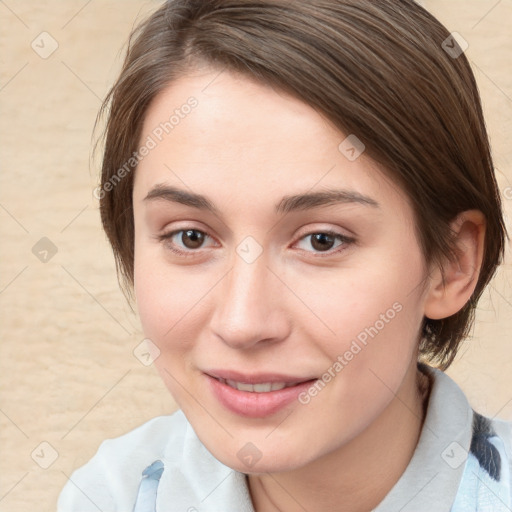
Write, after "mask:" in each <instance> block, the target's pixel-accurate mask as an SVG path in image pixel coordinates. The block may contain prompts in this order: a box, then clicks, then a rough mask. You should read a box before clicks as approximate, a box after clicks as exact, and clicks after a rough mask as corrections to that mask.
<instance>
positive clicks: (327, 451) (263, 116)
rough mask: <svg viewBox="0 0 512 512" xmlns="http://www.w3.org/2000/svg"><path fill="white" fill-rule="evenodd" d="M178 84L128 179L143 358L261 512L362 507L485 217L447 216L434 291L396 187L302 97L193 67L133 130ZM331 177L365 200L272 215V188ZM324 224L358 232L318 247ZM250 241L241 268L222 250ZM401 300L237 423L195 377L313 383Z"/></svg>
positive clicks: (416, 400) (407, 415)
mask: <svg viewBox="0 0 512 512" xmlns="http://www.w3.org/2000/svg"><path fill="white" fill-rule="evenodd" d="M208 84H209V85H208ZM206 86H207V87H206ZM205 87H206V88H205ZM190 96H194V97H195V98H197V100H198V106H197V108H195V109H194V110H193V111H192V113H190V114H189V115H188V116H186V117H184V119H181V120H180V122H179V124H178V125H176V126H175V127H174V129H173V130H172V132H170V133H169V135H167V136H166V137H164V138H163V140H162V141H161V142H160V143H159V144H158V145H157V146H156V147H155V148H154V149H152V150H151V151H150V153H149V154H148V155H147V156H146V157H145V158H144V159H143V160H142V161H141V163H140V164H139V166H138V168H137V171H136V174H135V182H134V189H133V205H134V219H135V274H134V280H135V295H136V300H137V307H138V311H139V314H140V319H141V322H142V326H143V330H144V333H145V335H146V336H147V337H148V338H150V339H151V340H152V341H153V343H155V344H156V345H157V346H158V348H159V350H160V351H161V353H160V356H159V357H158V358H157V359H156V361H155V364H156V366H157V368H158V371H159V372H160V374H161V376H162V378H163V380H164V382H165V384H166V386H167V387H168V389H169V390H170V392H171V393H172V395H173V396H174V398H175V400H176V401H177V403H178V404H179V406H180V407H181V409H182V410H183V411H184V413H185V415H186V416H187V418H188V420H189V421H190V423H191V424H192V426H193V428H194V430H195V431H196V433H197V435H198V437H199V438H200V439H201V441H202V442H203V443H204V445H205V446H206V447H207V449H208V450H209V451H210V452H211V453H212V454H213V455H214V456H215V457H216V458H217V459H218V460H220V461H221V462H223V463H224V464H226V465H227V466H229V467H231V468H233V469H235V470H237V471H241V472H244V473H247V474H249V477H248V483H249V488H250V492H251V495H252V499H253V503H254V506H255V509H256V510H257V511H263V510H264V511H265V512H268V511H273V510H281V511H297V510H304V509H306V510H308V511H315V510H326V509H328V510H342V511H367V510H369V509H371V508H373V507H375V506H376V505H377V504H378V503H379V502H380V501H381V500H382V499H383V498H384V496H385V495H386V494H387V492H389V490H390V489H391V488H392V486H393V485H394V484H395V483H396V482H397V481H398V479H399V478H400V475H401V474H402V473H403V471H404V470H405V468H406V467H407V464H408V463H409V461H410V459H411V457H412V454H413V452H414V448H415V446H416V444H417V441H418V438H419V435H420V431H421V426H422V422H423V419H424V411H425V399H424V395H422V394H421V393H420V392H419V389H420V388H421V387H423V388H424V385H425V382H424V380H422V375H421V373H419V372H418V371H417V366H416V361H417V355H418V353H417V352H418V351H417V346H418V335H419V330H420V325H421V322H422V319H423V317H424V316H425V315H426V316H429V315H430V316H431V317H432V318H435V317H437V318H443V315H444V316H449V315H450V314H453V313H454V312H456V311H457V310H458V309H460V308H461V307H462V306H463V305H464V303H465V302H466V301H467V300H468V299H469V297H470V295H471V293H472V290H473V289H474V286H475V284H476V280H477V277H478V272H477V270H475V269H478V268H479V262H480V261H481V255H482V243H483V236H484V223H483V219H482V217H481V214H479V212H474V211H472V212H465V213H464V214H462V215H461V216H460V217H459V218H458V219H457V222H456V223H454V228H455V229H457V232H458V233H459V238H460V248H461V249H460V258H459V260H457V261H456V262H452V263H450V262H447V264H446V266H445V268H444V273H445V283H444V285H443V284H442V279H441V271H440V270H439V269H427V268H426V265H425V261H424V258H423V255H422V252H421V250H420V247H419V244H418V240H417V238H416V235H415V229H414V222H413V211H412V207H411V205H410V204H409V201H408V199H407V197H406V196H405V195H404V193H403V192H402V191H401V190H400V189H398V187H396V186H395V185H394V184H393V182H392V181H390V179H389V178H386V177H385V175H384V174H383V173H382V170H381V169H380V168H379V166H378V165H377V164H376V163H375V162H373V161H372V160H370V159H369V158H368V157H367V156H366V155H365V154H364V153H363V154H362V155H361V156H360V157H359V158H358V159H356V160H355V161H349V160H348V159H347V158H346V157H345V156H344V155H343V154H342V153H341V152H340V151H339V149H338V146H339V144H340V143H341V142H342V141H343V140H344V139H345V138H346V135H345V134H342V133H341V132H340V131H339V130H338V129H336V128H335V127H334V126H333V125H332V124H331V123H329V122H328V121H327V120H326V119H325V118H323V117H322V116H320V115H319V114H318V113H317V112H316V111H315V110H313V109H312V108H311V107H309V106H308V105H306V104H304V103H302V102H301V101H299V100H298V99H295V98H293V97H290V96H288V95H286V94H284V93H281V92H277V91H275V90H273V89H272V88H270V87H267V86H264V85H258V84H256V83H255V82H252V81H250V80H249V79H248V78H245V77H242V76H239V75H235V74H232V73H230V72H228V71H224V72H222V73H221V74H220V75H219V71H218V70H215V69H213V68H206V67H203V68H196V69H194V70H193V71H191V72H190V73H189V74H187V75H186V76H183V77H181V78H180V79H179V80H177V81H175V82H173V83H172V84H171V86H169V87H168V88H167V89H165V90H164V91H163V92H162V93H160V94H159V96H157V98H155V100H154V101H153V103H152V104H151V105H150V107H149V109H148V111H147V113H146V117H145V120H144V126H143V130H142V134H141V139H140V140H141V141H144V140H146V138H147V136H149V135H151V133H152V130H154V128H155V127H157V126H158V125H159V123H161V122H163V121H165V120H167V119H168V118H169V115H170V114H171V113H172V112H173V111H174V110H175V109H176V108H179V107H180V105H183V104H184V103H186V101H187V98H189V97H190ZM164 184H165V185H168V186H173V187H176V188H179V189H181V190H185V191H188V192H192V193H195V194H202V195H204V196H206V197H207V198H208V199H209V201H210V202H211V203H213V204H214V205H215V207H216V209H217V211H216V213H212V212H210V211H207V210H204V209H199V208H196V207H192V206H189V205H184V204H180V203H178V202H174V201H168V200H165V199H153V200H148V199H145V198H146V196H147V195H148V193H149V192H150V191H151V190H152V189H153V188H154V187H155V186H156V185H164ZM327 189H344V190H350V191H354V192H357V193H359V194H363V195H364V196H367V197H369V198H371V199H372V200H373V201H375V202H376V203H378V207H375V206H370V205H367V204H360V203H342V202H341V203H340V202H338V203H332V204H329V205H322V206H317V207H315V208H309V209H307V210H302V211H292V212H288V213H286V214H282V213H276V211H275V205H276V204H278V203H279V202H280V201H282V199H283V197H284V196H291V195H294V194H301V193H305V192H321V191H325V190H327ZM180 229H181V230H189V229H193V230H199V231H201V232H203V233H205V234H206V235H207V236H205V238H204V241H203V242H202V245H199V247H197V246H194V244H193V242H191V239H190V237H189V238H187V236H186V234H185V236H183V235H184V233H183V232H180V233H177V234H176V235H174V236H173V237H172V238H167V239H164V240H161V239H159V236H160V235H162V234H169V233H171V232H174V231H178V230H180ZM326 231H327V232H331V231H334V232H336V233H338V234H339V235H343V236H345V237H349V238H351V239H353V240H354V241H352V242H348V241H345V242H343V241H342V239H338V238H334V239H332V240H330V242H332V244H333V246H332V248H329V247H330V246H329V244H327V246H325V245H324V246H322V245H320V248H319V246H318V245H315V244H314V240H313V239H312V237H311V236H307V235H311V234H314V233H325V232H326ZM196 235H197V233H196ZM247 236H251V237H253V239H254V240H255V241H257V244H259V247H260V249H261V251H262V252H261V255H260V256H259V257H258V258H257V259H256V260H255V261H253V262H251V263H248V262H247V261H245V260H244V259H243V258H242V257H240V256H239V255H238V254H237V251H236V249H237V246H238V245H239V244H240V243H241V242H242V241H243V240H244V239H246V237H247ZM328 241H329V240H328ZM196 242H197V240H196ZM185 244H187V245H188V247H187V245H185ZM191 244H192V248H190V245H191ZM200 244H201V242H200ZM194 247H197V248H194ZM173 248H174V249H178V250H180V249H181V250H182V251H185V252H186V254H185V253H182V254H177V253H175V252H173V250H172V249H173ZM322 248H324V249H325V248H326V249H328V250H327V251H325V250H322ZM251 250H252V249H251ZM404 269H407V271H406V272H404ZM397 303H398V304H399V305H400V308H401V310H400V312H398V313H397V314H396V315H395V316H394V318H393V319H392V320H390V321H389V322H387V323H385V326H384V328H382V329H381V330H379V333H378V335H377V336H375V337H374V338H373V339H372V338H370V340H369V341H368V343H367V345H366V346H365V347H364V348H363V349H362V350H361V351H360V352H359V353H358V354H357V355H356V356H354V357H353V359H352V360H351V361H349V362H348V364H346V365H345V366H344V367H343V369H342V371H340V372H339V373H337V374H336V377H335V378H333V379H332V380H331V381H330V382H329V383H328V384H327V385H326V386H325V388H323V389H322V391H321V392H320V393H318V394H317V396H315V397H313V398H311V400H310V401H309V403H307V404H305V405H303V404H301V403H299V402H298V401H294V402H293V403H292V404H290V405H288V406H286V407H285V408H284V409H283V410H280V411H278V412H277V413H276V414H273V415H271V416H269V417H266V418H253V419H251V418H246V417H242V416H239V415H237V414H235V413H233V412H231V411H229V410H227V409H226V408H225V407H224V406H223V405H222V404H220V403H219V402H218V401H217V399H216V398H215V397H214V395H213V394H212V392H211V390H210V388H209V386H208V382H207V379H206V378H205V376H204V373H203V372H204V371H205V370H207V369H212V368H224V369H234V370H237V371H239V372H242V373H244V372H246V373H248V374H254V373H258V372H278V373H284V374H286V375H289V376H299V377H304V378H311V377H312V376H313V377H317V378H320V377H321V376H322V374H324V372H326V370H327V369H328V368H330V367H332V366H333V363H334V362H335V361H336V360H337V357H338V356H339V355H342V354H344V353H345V352H346V351H347V350H348V349H349V348H350V346H351V343H352V342H353V340H354V339H356V337H357V335H358V334H360V333H361V332H362V331H364V329H365V328H367V327H369V326H372V325H375V323H376V321H377V320H379V318H381V315H382V314H385V313H386V311H387V310H389V309H390V308H392V307H393V304H397ZM249 442H250V443H252V444H253V445H255V446H256V447H257V450H258V451H259V453H260V454H261V459H260V460H259V461H258V462H257V464H256V465H255V466H253V467H247V466H246V465H245V464H244V462H243V461H242V460H241V459H240V458H239V457H238V456H237V453H238V452H239V450H240V449H241V448H242V447H244V446H245V445H246V444H247V443H249Z"/></svg>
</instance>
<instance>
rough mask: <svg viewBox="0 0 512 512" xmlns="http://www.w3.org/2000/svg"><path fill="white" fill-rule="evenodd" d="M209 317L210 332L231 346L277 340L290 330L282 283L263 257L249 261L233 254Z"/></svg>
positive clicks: (240, 346) (251, 345) (248, 345)
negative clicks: (232, 263) (233, 259)
mask: <svg viewBox="0 0 512 512" xmlns="http://www.w3.org/2000/svg"><path fill="white" fill-rule="evenodd" d="M217 288H218V290H217V294H216V296H215V302H216V305H215V310H214V313H213V315H212V317H211V329H212V331H213V333H214V334H215V335H216V336H218V337H219V338H221V340H222V341H223V342H224V343H226V344H227V345H229V346H230V347H232V348H237V349H248V348H251V347H255V346H257V345H258V344H263V343H265V344H268V343H276V342H279V341H282V340H284V339H286V338H287V337H288V335H289V333H290V321H289V317H288V315H287V314H286V311H285V300H284V299H285V297H284V294H285V291H286V290H285V289H284V285H283V284H282V282H280V280H279V279H278V278H277V277H276V275H275V274H274V273H273V272H272V271H271V270H270V269H269V268H268V266H267V262H266V259H264V258H263V257H260V258H258V259H257V260H256V261H254V262H252V263H247V262H245V261H244V260H243V259H242V258H239V257H238V256H236V258H235V262H234V265H233V267H232V268H231V271H230V272H229V273H228V274H227V275H226V276H225V278H224V279H223V281H222V282H221V283H219V286H218V287H217Z"/></svg>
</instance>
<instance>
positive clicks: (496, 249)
mask: <svg viewBox="0 0 512 512" xmlns="http://www.w3.org/2000/svg"><path fill="white" fill-rule="evenodd" d="M198 63H207V64H210V65H213V66H215V67H216V68H218V69H219V70H222V69H227V70H229V71H231V72H234V73H241V74H243V75H244V76H246V77H248V78H250V79H252V80H255V81H257V82H259V83H262V84H267V85H270V86H272V87H273V88H274V89H276V90H280V91H283V92H286V93H289V94H291V95H293V96H294V97H296V98H298V99H300V100H301V101H303V102H305V103H306V104H308V105H310V106H311V107H313V108H314V109H315V110H316V111H317V112H319V113H320V114H322V115H324V116H325V117H326V118H327V119H328V120H330V121H331V122H332V123H334V125H335V126H336V127H337V128H339V130H340V131H341V132H343V133H344V134H347V135H348V134H355V135H356V136H357V137H358V138H359V139H360V140H361V141H362V142H363V143H364V145H365V147H366V150H365V152H366V153H365V154H367V155H368V156H369V157H370V158H372V159H373V160H374V161H376V162H378V163H379V164H381V166H382V167H383V169H384V172H385V173H386V175H387V176H389V177H390V178H391V179H392V181H393V182H394V183H396V184H397V186H399V187H400V189H401V190H402V191H404V193H405V194H406V195H407V197H408V199H409V200H410V203H411V205H412V208H413V212H414V221H415V229H416V234H417V237H418V240H419V243H420V247H421V249H422V252H423V255H424V257H425V262H426V264H428V265H430V264H432V263H434V264H437V265H439V266H440V267H441V268H442V262H443V261H445V260H446V258H453V255H454V254H455V253H454V250H455V246H454V237H453V232H452V231H451V229H450V223H451V221H453V220H454V219H455V218H456V216H457V215H458V214H460V213H461V212H463V211H465V210H469V209H477V210H480V211H481V212H482V213H483V214H484V216H485V219H486V236H485V249H484V255H483V263H482V265H481V268H480V275H479V279H478V282H477V285H476V289H475V290H474V293H473V294H472V296H471V298H470V300H469V301H468V302H467V304H465V306H464V307H463V308H462V309H461V310H460V311H459V312H457V313H456V314H454V315H452V316H450V317H448V318H445V319H441V320H432V319H429V318H424V319H423V324H422V326H421V340H420V346H419V348H420V355H421V357H422V358H423V359H426V360H429V361H430V362H435V363H437V364H438V366H439V367H441V368H443V369H445V368H447V367H448V366H449V365H450V364H451V363H452V361H453V359H454V357H455V355H456V352H457V349H458V348H459V346H460V343H461V341H462V340H463V339H464V338H465V337H467V336H468V334H469V332H470V328H471V326H472V324H473V321H474V312H475V308H476V304H477V301H478V299H479V297H480V296H481V294H482V292H483V290H484V288H485V286H486V285H487V283H488V282H489V281H490V279H491V278H492V276H493V275H494V273H495V271H496V268H497V266H498V265H499V264H500V263H501V261H502V259H503V253H504V245H505V237H506V236H507V233H506V228H505V223H504V220H503V213H502V207H501V198H500V193H499V190H498V186H497V183H496V178H495V175H494V169H493V163H492V158H491V153H490V147H489V140H488V136H487V132H486V127H485V122H484V118H483V113H482V106H481V101H480V97H479V93H478V88H477V85H476V81H475V77H474V75H473V72H472V70H471V66H470V65H469V62H468V60H467V58H466V56H465V55H464V53H463V52H462V48H460V46H459V44H458V43H457V41H456V39H455V38H454V37H453V36H451V35H450V33H449V31H448V30H447V29H446V28H445V27H444V26H443V25H442V24H441V23H440V22H439V21H438V20H437V19H436V18H435V17H433V16H432V15H431V14H430V13H429V12H427V11H426V10H425V9H423V8H422V7H420V6H419V5H418V4H416V3H415V2H414V1H413V0H379V1H374V0H307V1H306V0H293V1H290V0H208V1H203V0H169V1H167V2H165V3H164V4H163V5H162V6H160V7H159V8H158V9H157V10H156V11H155V12H154V13H153V14H151V15H150V16H149V17H148V18H147V19H146V20H145V21H143V22H142V23H141V24H139V26H138V27H136V28H135V29H134V31H133V32H132V34H131V36H130V39H129V42H128V49H127V54H126V58H125V61H124V65H123V67H122V70H121V73H120V76H119V78H118V79H117V81H116V82H115V84H114V85H113V87H112V88H111V90H110V91H109V93H108V95H107V97H106V99H105V101H104V103H103V105H102V108H101V110H100V112H99V114H98V120H99V119H100V118H101V117H102V116H103V115H106V117H107V119H106V124H105V131H104V134H103V135H104V150H103V162H102V173H101V189H100V194H99V199H100V212H101V220H102V224H103V227H104V230H105V232H106V234H107V237H108V239H109V241H110V243H111V245H112V248H113V252H114V256H115V260H116V267H117V271H118V277H119V278H120V282H121V285H122V287H123V290H124V291H125V293H127V297H128V298H130V297H131V296H132V291H133V271H134V220H133V205H132V191H133V178H134V172H135V170H136V166H137V161H136V159H133V158H132V155H133V153H134V152H135V151H136V150H137V148H138V144H140V141H139V138H140V136H141V130H142V124H143V120H144V115H145V113H146V111H147V109H148V107H149V105H150V103H151V101H152V100H153V99H154V98H155V97H156V96H157V95H158V94H159V93H160V92H161V91H162V90H164V89H165V88H166V87H168V86H169V85H171V84H172V82H173V81H175V80H176V79H178V78H179V77H181V76H184V75H185V74H186V73H187V71H190V70H191V69H193V67H194V65H196V64H198ZM98 120H97V121H98ZM134 160H135V161H134ZM121 169H124V170H125V172H123V173H122V176H123V178H122V179H120V180H115V178H118V177H119V172H120V170H121ZM114 181H115V183H114ZM109 183H110V185H108V184H109Z"/></svg>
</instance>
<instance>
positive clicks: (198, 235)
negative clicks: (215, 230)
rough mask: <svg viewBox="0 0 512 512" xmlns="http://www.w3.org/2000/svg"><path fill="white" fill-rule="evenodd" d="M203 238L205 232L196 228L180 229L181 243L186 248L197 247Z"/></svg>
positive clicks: (202, 241) (201, 243)
mask: <svg viewBox="0 0 512 512" xmlns="http://www.w3.org/2000/svg"><path fill="white" fill-rule="evenodd" d="M204 239H205V234H204V233H203V232H201V231H198V230H197V229H187V230H184V231H181V243H182V244H183V246H184V247H186V248H187V249H199V248H200V247H201V246H202V245H203V243H204Z"/></svg>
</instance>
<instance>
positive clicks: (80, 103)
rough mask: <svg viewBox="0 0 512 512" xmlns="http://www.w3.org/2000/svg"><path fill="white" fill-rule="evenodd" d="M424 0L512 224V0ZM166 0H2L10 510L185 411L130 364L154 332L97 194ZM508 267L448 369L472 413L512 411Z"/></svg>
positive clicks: (1, 192)
mask: <svg viewBox="0 0 512 512" xmlns="http://www.w3.org/2000/svg"><path fill="white" fill-rule="evenodd" d="M427 4H428V7H429V9H430V10H431V11H432V12H433V13H434V14H436V15H437V16H438V17H439V18H440V19H441V21H443V22H444V23H445V24H446V25H447V26H448V28H449V29H450V30H452V31H457V32H459V33H460V34H462V35H463V37H464V38H465V39H466V40H467V41H468V43H469V49H468V51H467V54H468V56H469V58H470V59H471V61H472V63H473V65H474V69H475V73H476V77H477V80H478V83H479V86H480V89H481V93H482V96H483V101H484V106H485V112H486V115H487V119H488V126H489V130H490V134H491V138H492V144H493V151H494V157H495V163H496V167H497V169H498V179H499V182H500V187H501V190H502V192H503V195H504V204H505V208H506V211H507V212H508V219H510V218H511V211H512V188H507V187H512V158H511V157H512V144H511V143H510V142H511V140H510V139H511V134H512V73H511V69H512V62H511V55H512V37H511V35H510V20H511V19H512V0H501V1H496V0H470V1H468V0H427ZM156 5H157V3H156V2H139V1H122V2H121V1H120V0H118V1H113V0H109V1H100V0H92V1H89V2H87V1H67V2H64V1H60V2H59V1H55V0H52V1H46V2H35V1H31V2H29V1H25V2H16V1H15V0H6V1H0V22H1V24H2V32H1V36H0V47H1V48H0V52H1V53H0V54H1V55H2V59H1V63H0V102H1V110H2V115H1V117H0V137H1V138H0V141H1V142H0V143H1V155H2V157H1V158H2V160H1V162H2V174H1V184H0V226H1V242H2V245H1V248H2V253H1V254H2V259H1V266H0V307H1V318H0V335H1V340H2V342H1V349H0V350H1V352H0V361H1V369H0V371H1V373H0V375H1V377H0V379H1V382H0V384H1V387H0V392H1V396H0V399H1V403H0V428H1V438H0V442H1V457H0V510H1V511H9V512H15V511H29V510H30V511H32V510H38V511H50V510H54V509H55V502H56V498H57V495H58V493H59V491H60V490H61V488H62V487H63V485H64V484H65V482H66V479H67V477H66V475H70V474H71V472H72V470H73V469H74V468H76V467H78V466H80V465H82V464H84V463H85V462H86V461H87V460H88V459H89V458H90V457H91V456H92V455H93V454H94V452H95V451H96V449H97V447H98V445H99V443H100V442H101V441H102V440H103V439H106V438H109V437H115V436H119V435H121V434H123V433H125V432H127V431H129V430H131V429H132V428H134V427H135V426H138V425H140V424H141V423H143V422H144V421H146V420H148V419H150V418H151V417H154V416H156V415H159V414H166V413H170V412H172V411H173V410H174V408H175V405H174V402H173V400H172V398H171V397H170V396H169V395H168V393H167V391H166V390H165V389H164V387H163V384H161V382H160V380H159V377H158V376H157V375H156V372H155V370H154V369H153V367H151V366H150V367H145V366H144V365H143V364H141V363H140V362H139V361H138V360H137V359H136V358H135V357H134V354H133V350H134V348H135V347H136V346H137V345H138V344H139V343H140V341H141V340H142V339H143V335H142V333H141V332H140V329H139V326H138V322H137V319H136V316H135V315H134V314H132V313H131V312H130V309H129V307H128V306H127V305H126V303H125V301H124V299H123V296H122V295H121V293H120V291H119V289H118V286H117V282H116V276H115V269H114V262H113V258H112V256H111V253H110V249H109V247H108V245H107V243H106V240H105V236H104V234H103V232H102V231H101V229H100V223H99V216H98V205H97V201H96V200H94V198H93V196H92V190H93V188H94V187H95V186H96V183H97V162H96V163H93V164H91V165H89V155H90V148H91V132H92V127H93V123H94V119H95V115H96V112H97V110H98V107H99V105H100V100H101V98H102V97H104V95H105V93H106V91H107V89H108V87H109V85H110V84H111V83H112V81H113V79H114V77H115V76H116V73H117V71H118V69H119V65H120V57H121V55H122V53H121V49H122V47H123V45H124V43H125V40H126V38H127V36H128V33H129V31H130V29H131V27H132V25H133V23H134V21H135V20H136V19H137V18H138V17H140V16H142V15H143V14H144V13H146V12H148V11H150V10H152V9H153V8H154V7H156ZM43 31H46V32H48V33H49V34H50V36H51V38H53V39H54V40H55V41H56V43H53V42H52V40H51V39H50V36H47V35H43V36H40V34H41V32H43ZM32 41H35V42H34V47H35V48H36V49H37V50H38V51H39V52H40V53H42V52H44V51H49V49H51V45H52V44H58V48H57V50H56V51H55V52H54V53H53V54H52V55H51V56H49V57H48V58H46V59H44V58H42V57H41V56H39V54H38V53H36V51H34V50H33V49H32V47H31V43H32ZM507 222H508V226H509V229H510V228H511V224H510V221H509V220H508V221H507ZM42 237H47V238H49V239H50V240H51V241H52V243H53V244H54V245H55V246H56V248H57V250H58V252H57V253H56V254H55V255H54V256H53V257H51V258H50V256H51V253H49V255H48V259H49V261H48V262H46V263H44V262H42V261H40V260H39V259H38V258H37V257H36V256H35V255H34V254H33V253H32V248H33V246H34V245H35V244H36V243H37V242H38V241H39V240H40V239H41V238H42ZM43 244H44V242H43ZM43 249H44V247H43ZM40 250H41V249H40ZM41 256H42V255H41ZM507 263H508V264H507V265H505V266H503V268H502V269H501V271H500V273H499V276H498V278H497V279H496V280H495V281H494V282H493V284H492V287H491V288H490V291H489V293H488V294H486V295H485V297H484V298H483V300H482V301H481V304H480V307H479V311H478V322H477V327H476V330H475V334H474V337H473V339H472V340H471V341H470V343H468V344H467V347H465V349H464V351H463V353H461V356H460V357H459V358H458V360H457V362H456V363H455V364H454V365H453V367H452V368H451V369H450V370H449V372H448V373H449V374H450V375H452V376H453V377H454V378H455V379H456V380H457V382H458V383H459V384H460V385H461V386H462V387H463V389H464V390H465V391H466V392H467V394H468V396H469V398H470V400H471V402H472V404H473V405H474V407H475V408H477V409H478V410H480V411H481V412H483V413H485V414H487V415H490V416H494V415H498V416H501V417H504V418H507V419H509V420H512V386H511V383H512V375H511V368H512V345H511V343H510V336H509V333H510V330H511V328H512V292H511V287H510V283H511V281H512V273H511V265H510V263H511V260H510V253H509V255H508V258H507ZM40 443H49V445H48V444H43V445H41V444H40ZM50 445H51V446H50ZM55 456H58V457H57V458H56V460H55V461H54V462H53V463H52V464H51V465H50V466H49V468H48V469H44V468H43V467H41V466H46V465H49V464H50V463H51V462H52V458H54V457H55Z"/></svg>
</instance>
